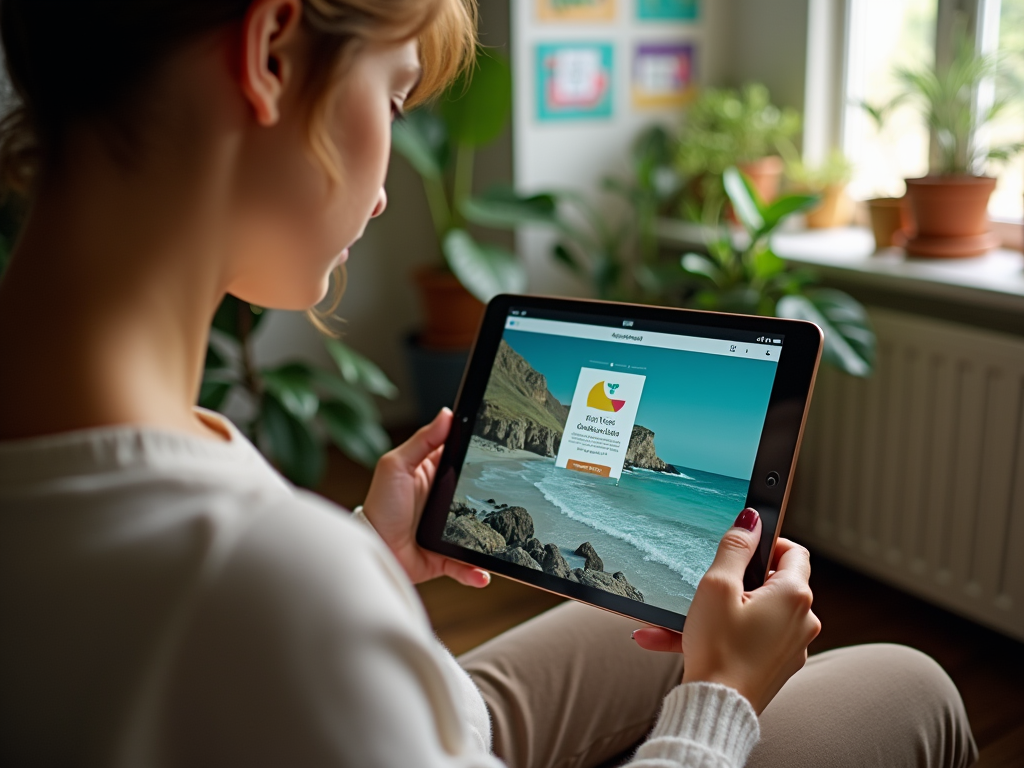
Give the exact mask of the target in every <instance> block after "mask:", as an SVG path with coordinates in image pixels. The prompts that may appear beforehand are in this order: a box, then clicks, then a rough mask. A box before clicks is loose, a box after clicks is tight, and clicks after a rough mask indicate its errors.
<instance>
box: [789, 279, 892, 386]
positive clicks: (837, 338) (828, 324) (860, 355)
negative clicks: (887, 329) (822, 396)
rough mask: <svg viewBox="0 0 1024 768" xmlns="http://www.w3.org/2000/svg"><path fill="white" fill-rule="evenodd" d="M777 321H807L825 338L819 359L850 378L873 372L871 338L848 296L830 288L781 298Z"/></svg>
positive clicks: (863, 316)
mask: <svg viewBox="0 0 1024 768" xmlns="http://www.w3.org/2000/svg"><path fill="white" fill-rule="evenodd" d="M775 311H776V314H777V315H778V316H779V317H788V318H790V319H793V320H808V321H810V322H812V323H815V324H816V325H817V326H818V327H819V328H821V330H822V332H823V333H824V334H825V349H824V352H823V357H824V358H825V360H827V361H828V362H829V363H831V364H833V365H835V366H836V367H837V368H839V369H841V370H843V371H846V372H847V373H849V374H851V375H853V376H862V377H863V376H869V375H870V374H871V372H872V369H873V368H874V360H875V335H874V332H873V331H872V330H871V326H870V324H869V322H868V319H867V315H866V313H865V312H864V308H863V307H862V306H861V305H860V304H859V303H858V302H857V301H856V300H855V299H854V298H852V297H851V296H849V295H848V294H845V293H843V292H842V291H837V290H834V289H831V288H816V289H811V290H809V291H808V292H807V294H806V295H799V294H796V295H791V296H783V297H782V298H781V299H779V303H778V305H777V306H776V308H775Z"/></svg>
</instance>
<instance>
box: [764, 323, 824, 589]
mask: <svg viewBox="0 0 1024 768" xmlns="http://www.w3.org/2000/svg"><path fill="white" fill-rule="evenodd" d="M812 325H813V323H812ZM814 327H815V328H817V329H818V336H819V338H820V343H819V344H818V355H817V357H816V358H815V360H814V373H812V374H811V384H810V386H809V387H808V389H807V400H806V402H805V403H804V413H803V416H802V417H801V419H800V431H799V432H798V433H797V436H796V448H794V449H793V463H792V464H791V465H790V467H789V478H788V482H787V483H786V493H785V494H784V495H783V497H782V505H781V506H780V508H779V522H778V523H777V524H776V526H775V535H774V536H773V537H772V548H771V550H770V551H769V552H768V561H767V562H766V563H765V567H764V578H765V580H767V578H768V572H769V571H770V570H771V567H772V561H773V559H774V558H775V545H776V544H778V543H779V534H781V533H782V521H783V520H784V519H785V517H786V509H787V507H788V506H789V495H790V494H791V493H792V492H793V485H794V484H795V478H796V462H797V459H799V458H800V447H801V446H802V445H803V442H804V429H805V428H806V427H807V415H808V414H809V413H810V411H811V400H813V399H814V384H815V382H817V380H818V371H819V370H820V368H821V353H822V351H823V350H824V348H825V334H824V333H823V332H822V330H821V328H820V327H819V326H817V325H815V326H814Z"/></svg>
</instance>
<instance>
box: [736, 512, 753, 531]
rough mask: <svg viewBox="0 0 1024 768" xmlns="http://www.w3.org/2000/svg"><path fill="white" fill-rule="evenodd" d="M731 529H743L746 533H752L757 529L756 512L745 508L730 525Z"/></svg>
mask: <svg viewBox="0 0 1024 768" xmlns="http://www.w3.org/2000/svg"><path fill="white" fill-rule="evenodd" d="M732 525H733V528H745V529H746V530H748V531H752V530H754V529H755V528H756V527H757V512H755V511H754V510H752V509H751V508H750V507H747V508H746V509H744V510H743V511H742V512H740V515H739V517H737V518H736V522H735V523H733V524H732Z"/></svg>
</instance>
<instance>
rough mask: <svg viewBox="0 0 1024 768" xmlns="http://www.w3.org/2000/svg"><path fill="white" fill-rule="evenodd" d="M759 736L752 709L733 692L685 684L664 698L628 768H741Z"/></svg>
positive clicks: (712, 685) (729, 689) (730, 689)
mask: <svg viewBox="0 0 1024 768" xmlns="http://www.w3.org/2000/svg"><path fill="white" fill-rule="evenodd" d="M759 736H760V728H759V726H758V723H757V715H756V714H755V713H754V709H753V707H751V706H750V703H749V702H748V701H747V700H746V699H745V698H743V696H741V695H740V694H739V693H738V692H737V691H735V690H733V689H732V688H727V687H726V686H724V685H717V684H713V683H686V684H684V685H680V686H678V687H676V688H674V689H673V690H672V691H670V692H669V694H668V695H667V696H666V697H665V702H664V705H663V706H662V710H661V714H660V715H659V717H658V721H657V723H656V724H655V726H654V730H653V731H652V732H651V735H650V736H649V737H648V739H647V741H645V742H644V743H643V744H642V745H641V746H640V749H639V750H637V753H636V756H635V757H634V759H633V761H632V762H630V763H629V766H630V767H631V768H740V766H742V765H744V764H745V763H746V761H747V756H748V755H749V754H750V750H751V749H753V748H754V745H755V744H756V743H757V740H758V738H759Z"/></svg>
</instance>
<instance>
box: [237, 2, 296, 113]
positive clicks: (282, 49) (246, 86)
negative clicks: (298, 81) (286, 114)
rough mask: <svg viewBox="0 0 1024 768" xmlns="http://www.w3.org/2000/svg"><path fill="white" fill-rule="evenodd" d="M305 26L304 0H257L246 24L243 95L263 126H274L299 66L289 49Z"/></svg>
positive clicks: (291, 49)
mask: <svg viewBox="0 0 1024 768" xmlns="http://www.w3.org/2000/svg"><path fill="white" fill-rule="evenodd" d="M301 23H302V2H301V0H256V1H255V2H254V3H253V4H252V5H251V6H249V10H248V12H247V13H246V15H245V20H244V21H243V22H242V40H241V43H242V51H241V53H242V69H241V85H242V92H243V93H244V94H245V97H246V98H247V99H248V100H249V103H250V104H251V105H252V108H253V111H254V112H255V114H256V121H257V122H258V123H259V124H260V125H268V126H269V125H274V124H275V123H276V122H277V121H278V118H279V116H280V103H281V96H282V94H283V93H284V90H285V87H286V86H288V85H289V84H290V82H291V77H292V72H293V71H294V70H295V64H294V61H293V60H292V57H293V56H294V50H295V49H294V47H291V46H289V43H291V42H292V41H293V40H294V39H295V36H296V34H297V33H298V30H299V27H300V25H301Z"/></svg>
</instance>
